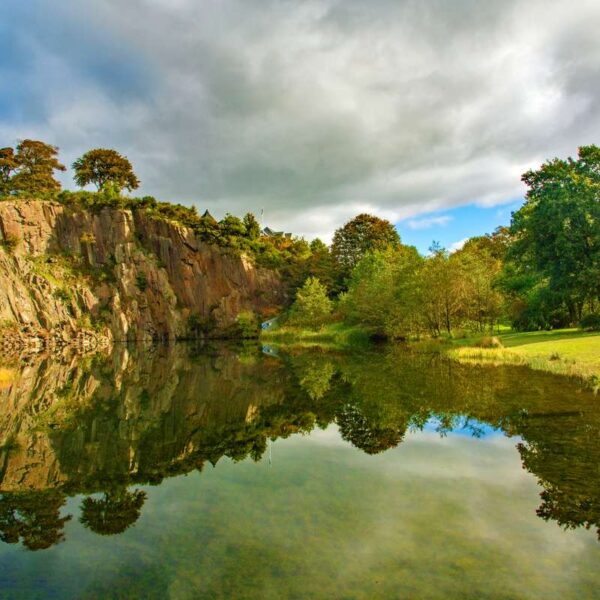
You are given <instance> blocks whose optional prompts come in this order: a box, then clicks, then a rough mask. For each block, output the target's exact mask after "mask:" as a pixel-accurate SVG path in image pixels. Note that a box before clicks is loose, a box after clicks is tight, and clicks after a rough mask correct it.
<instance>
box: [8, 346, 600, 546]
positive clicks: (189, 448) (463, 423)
mask: <svg viewBox="0 0 600 600" xmlns="http://www.w3.org/2000/svg"><path fill="white" fill-rule="evenodd" d="M331 423H335V424H336V425H337V427H338V430H339V434H340V435H341V437H342V439H343V440H346V441H347V442H348V443H350V444H352V445H353V446H354V447H356V448H358V449H360V450H361V451H362V452H364V453H366V454H369V455H375V454H379V453H382V452H385V451H386V450H388V449H390V448H394V447H397V446H398V445H399V444H401V443H402V442H403V440H404V439H405V438H406V436H407V432H409V431H415V430H421V429H423V428H424V427H432V426H433V427H434V428H435V430H436V431H437V432H438V433H439V434H440V435H442V436H443V435H445V434H447V433H448V432H450V431H457V430H458V431H461V432H463V433H465V434H467V435H469V436H474V437H482V436H485V435H487V433H488V432H489V431H490V430H502V431H503V432H504V433H505V434H506V435H508V436H519V438H518V439H517V440H515V444H516V445H517V448H518V451H519V453H520V455H521V457H522V462H523V467H524V468H525V469H527V470H528V471H530V472H531V473H533V474H534V475H535V476H536V477H537V478H538V480H539V484H540V486H541V494H540V502H541V504H540V506H539V508H538V510H537V514H538V515H539V516H540V517H541V518H543V519H545V520H553V521H556V522H557V523H558V524H559V525H561V526H563V527H567V528H576V527H586V528H594V529H597V531H598V534H599V535H600V528H599V523H600V472H599V471H598V464H600V437H599V435H598V434H599V433H600V415H598V411H597V398H595V397H594V396H592V395H591V394H588V393H586V392H583V391H581V390H579V389H578V388H577V387H576V386H575V384H572V383H570V382H568V381H566V380H563V379H559V378H557V377H552V376H547V375H544V374H540V373H535V372H530V371H526V370H523V369H520V368H514V367H511V368H505V369H489V368H484V367H470V366H461V365H457V364H455V363H452V362H449V361H447V360H446V359H444V358H443V357H440V356H438V355H431V354H419V353H410V352H407V351H406V350H403V349H401V348H396V347H391V348H384V349H374V350H369V351H366V350H365V351H361V352H358V353H357V352H355V353H343V352H324V351H318V350H313V351H310V352H308V351H304V352H294V353H280V354H279V355H278V356H274V355H273V354H272V353H269V354H265V353H263V352H261V349H260V348H258V347H255V346H247V347H245V348H231V347H227V346H225V347H216V348H190V347H187V346H183V345H180V346H175V347H156V348H151V349H145V350H143V351H141V350H138V351H134V350H132V349H128V348H126V347H121V348H118V349H117V350H116V351H115V352H114V353H113V354H112V355H111V356H102V355H96V356H93V357H87V358H76V357H67V358H64V359H62V360H56V359H40V360H37V361H32V362H31V363H30V364H26V365H24V366H22V367H21V368H20V371H19V376H18V378H17V379H16V381H15V382H14V383H13V384H12V385H10V386H7V387H6V388H4V389H2V390H0V490H1V493H2V495H1V497H0V538H1V539H2V541H4V542H6V543H10V544H17V543H21V544H22V545H23V546H24V547H25V548H27V549H29V550H43V549H47V548H49V547H51V546H53V545H55V544H57V543H58V542H61V541H63V540H64V539H65V534H64V528H65V525H66V523H68V522H69V521H70V520H71V519H72V518H74V517H75V516H76V515H75V513H69V514H64V512H65V511H64V510H62V509H63V507H64V505H65V502H66V500H67V498H68V497H70V496H75V495H83V496H84V498H83V500H82V501H81V503H80V505H79V507H78V511H79V512H78V515H77V518H78V521H79V522H80V523H81V524H82V525H83V526H84V527H85V528H87V529H88V530H89V531H91V532H94V533H95V534H98V535H102V536H112V535H116V534H121V533H122V532H124V531H125V530H127V529H128V528H129V527H131V526H132V525H133V524H134V523H135V522H136V521H137V520H138V518H139V517H140V514H141V513H142V511H143V507H144V502H145V500H146V492H144V491H143V490H141V489H139V486H142V485H146V484H151V485H158V484H160V483H161V482H162V481H163V480H164V479H165V478H169V477H173V476H176V475H180V474H184V473H189V472H191V471H194V470H197V471H202V470H203V469H204V468H205V466H206V465H207V464H210V465H216V464H217V463H218V462H219V460H220V459H221V458H222V457H224V456H226V457H229V458H231V459H232V460H234V461H241V460H243V459H245V458H247V457H250V458H251V459H253V460H255V461H258V460H259V459H260V458H261V457H262V456H263V455H264V454H265V452H266V450H267V447H268V443H269V440H275V439H278V438H287V437H289V436H291V435H293V434H297V433H308V432H311V431H313V430H314V429H315V428H321V429H324V428H326V427H327V426H328V425H329V424H331Z"/></svg>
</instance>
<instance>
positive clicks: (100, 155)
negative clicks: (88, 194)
mask: <svg viewBox="0 0 600 600" xmlns="http://www.w3.org/2000/svg"><path fill="white" fill-rule="evenodd" d="M73 169H74V170H75V176H74V179H75V183H77V185H79V186H80V187H84V186H86V185H88V184H90V183H92V184H94V185H95V186H96V188H97V189H98V190H101V189H102V188H104V186H105V185H106V184H107V183H112V184H113V185H114V186H116V187H118V188H119V189H127V190H129V191H131V190H134V189H137V188H138V187H139V185H140V182H139V180H138V178H137V177H136V175H135V173H134V172H133V167H132V166H131V163H130V162H129V160H128V159H127V158H126V157H125V156H122V155H121V154H119V153H118V152H117V151H116V150H111V149H108V148H95V149H93V150H89V151H88V152H86V153H85V154H84V155H83V156H82V157H80V158H78V159H77V160H76V161H75V162H74V163H73Z"/></svg>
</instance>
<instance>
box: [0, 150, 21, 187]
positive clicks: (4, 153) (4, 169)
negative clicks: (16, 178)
mask: <svg viewBox="0 0 600 600" xmlns="http://www.w3.org/2000/svg"><path fill="white" fill-rule="evenodd" d="M18 166H19V163H18V162H17V159H16V157H15V151H14V150H13V149H12V148H11V147H10V146H9V147H8V148H0V194H2V195H3V194H8V193H9V192H10V178H11V177H12V175H13V173H14V171H16V169H17V167H18Z"/></svg>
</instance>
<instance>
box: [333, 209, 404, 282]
mask: <svg viewBox="0 0 600 600" xmlns="http://www.w3.org/2000/svg"><path fill="white" fill-rule="evenodd" d="M399 245H400V236H399V235H398V232H397V231H396V229H395V228H394V226H393V225H392V224H391V223H390V222H389V221H386V220H385V219H380V218H379V217H375V216H373V215H368V214H365V213H363V214H360V215H358V216H356V217H354V219H352V220H351V221H348V223H346V224H345V225H344V226H343V227H341V228H340V229H338V230H336V232H335V234H334V236H333V244H332V246H331V254H332V257H333V259H334V261H335V263H336V264H337V266H338V269H339V270H340V273H341V274H342V275H343V276H345V277H347V276H348V275H349V274H350V272H351V271H352V269H353V268H354V267H355V266H356V265H357V264H358V262H359V261H360V259H361V258H362V257H363V256H364V255H365V254H366V253H367V252H369V251H370V250H383V249H385V248H387V247H388V246H399Z"/></svg>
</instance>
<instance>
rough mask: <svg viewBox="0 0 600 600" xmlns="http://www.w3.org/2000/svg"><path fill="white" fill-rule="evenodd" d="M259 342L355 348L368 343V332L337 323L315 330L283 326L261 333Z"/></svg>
mask: <svg viewBox="0 0 600 600" xmlns="http://www.w3.org/2000/svg"><path fill="white" fill-rule="evenodd" d="M260 340H261V341H262V342H265V343H267V344H285V345H288V346H356V345H359V344H366V343H368V342H369V332H368V331H365V330H364V329H362V328H360V327H352V326H349V325H346V324H344V323H339V322H338V323H329V324H328V325H323V327H321V328H320V329H317V330H310V329H301V328H298V327H289V326H285V325H284V326H281V327H274V328H273V329H268V330H266V331H263V332H262V333H261V335H260Z"/></svg>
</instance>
